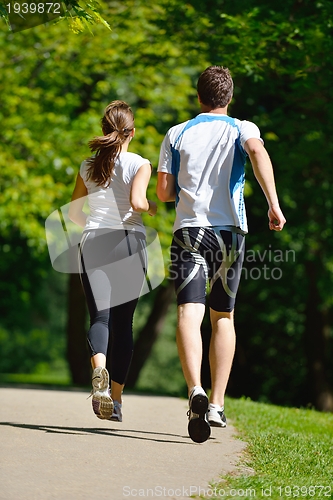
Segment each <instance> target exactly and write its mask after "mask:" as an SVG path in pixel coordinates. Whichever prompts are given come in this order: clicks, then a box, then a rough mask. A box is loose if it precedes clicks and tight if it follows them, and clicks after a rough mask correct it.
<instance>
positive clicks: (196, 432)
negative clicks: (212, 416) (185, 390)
mask: <svg viewBox="0 0 333 500" xmlns="http://www.w3.org/2000/svg"><path fill="white" fill-rule="evenodd" d="M207 410H208V397H207V394H206V393H205V391H204V390H203V388H202V387H198V386H196V387H194V389H193V391H192V392H191V394H190V399H189V410H188V412H187V414H188V419H189V422H188V433H189V436H190V438H191V439H192V441H194V442H195V443H204V442H205V441H207V439H208V438H209V436H210V425H209V423H208V420H207Z"/></svg>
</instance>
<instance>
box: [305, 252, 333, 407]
mask: <svg viewBox="0 0 333 500" xmlns="http://www.w3.org/2000/svg"><path fill="white" fill-rule="evenodd" d="M306 271H307V276H308V279H309V296H308V301H307V305H306V320H305V331H304V336H305V346H306V354H307V359H308V380H309V382H308V383H309V389H310V394H309V396H310V398H311V400H310V402H311V403H313V404H314V405H315V407H316V408H317V409H318V410H320V411H330V412H333V390H332V386H331V383H330V381H329V377H328V374H327V367H328V359H327V352H328V341H329V339H328V335H327V334H326V333H327V331H328V330H329V329H328V324H327V314H325V311H323V310H322V309H321V308H320V305H321V299H320V295H319V290H318V284H317V276H318V273H317V270H316V262H315V261H310V262H307V263H306Z"/></svg>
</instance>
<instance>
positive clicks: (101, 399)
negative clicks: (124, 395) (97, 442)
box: [92, 392, 113, 420]
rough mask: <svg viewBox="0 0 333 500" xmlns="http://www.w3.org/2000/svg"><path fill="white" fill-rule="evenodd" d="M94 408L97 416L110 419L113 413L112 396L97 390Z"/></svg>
mask: <svg viewBox="0 0 333 500" xmlns="http://www.w3.org/2000/svg"><path fill="white" fill-rule="evenodd" d="M92 408H93V412H94V413H95V415H96V417H98V418H100V419H101V420H110V419H111V416H112V413H113V401H112V399H111V397H110V396H105V395H104V394H100V393H98V392H96V393H95V394H94V395H93V397H92Z"/></svg>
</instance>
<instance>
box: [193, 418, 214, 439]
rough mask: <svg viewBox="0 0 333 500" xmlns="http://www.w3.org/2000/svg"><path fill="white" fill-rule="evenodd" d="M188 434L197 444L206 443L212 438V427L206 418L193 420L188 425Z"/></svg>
mask: <svg viewBox="0 0 333 500" xmlns="http://www.w3.org/2000/svg"><path fill="white" fill-rule="evenodd" d="M188 433H189V436H190V438H191V439H192V441H194V442H195V443H204V442H205V441H207V439H208V438H209V436H210V425H209V423H208V422H207V420H205V417H204V416H203V417H201V418H200V417H198V418H192V419H191V420H190V421H189V423H188Z"/></svg>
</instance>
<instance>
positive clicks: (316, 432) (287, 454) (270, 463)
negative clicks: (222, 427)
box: [211, 398, 333, 500]
mask: <svg viewBox="0 0 333 500" xmlns="http://www.w3.org/2000/svg"><path fill="white" fill-rule="evenodd" d="M226 408H227V412H228V413H227V415H228V416H230V418H231V419H232V420H233V423H234V425H235V426H236V427H237V429H238V430H239V431H240V432H241V436H242V439H244V440H246V442H247V443H248V447H247V453H246V455H245V458H244V459H242V461H241V463H240V466H241V470H242V467H243V468H245V471H246V470H253V471H254V473H253V474H251V475H247V474H246V472H245V471H244V473H241V474H240V475H239V476H238V475H237V476H227V477H226V478H225V479H224V481H223V482H222V483H220V484H218V485H216V488H217V490H218V489H219V488H222V489H224V490H225V491H226V492H228V491H229V492H230V490H232V492H234V491H235V490H236V491H237V490H239V491H241V494H240V495H239V497H242V498H253V496H254V492H255V493H256V495H255V496H256V497H260V498H263V497H264V496H263V493H262V489H264V490H265V491H266V494H267V496H269V497H270V498H272V500H277V499H280V498H288V497H295V496H299V497H301V498H307V499H310V498H319V497H323V498H325V497H328V498H332V493H333V491H332V481H331V478H332V474H333V459H332V453H331V442H332V436H333V416H332V415H329V414H321V413H318V412H316V411H314V410H305V409H295V408H281V407H278V406H272V405H266V404H262V403H254V402H252V401H250V400H248V399H246V400H245V399H241V400H238V401H237V400H232V399H229V398H228V400H227V402H226ZM214 486H215V485H214ZM313 486H317V488H316V489H313V488H311V487H313ZM320 486H323V487H326V488H325V489H324V488H322V489H320V488H319V487H320ZM246 491H247V493H248V494H246ZM324 493H325V494H324ZM211 498H218V497H211ZM225 498H232V495H226V496H225ZM234 498H238V497H235V495H234Z"/></svg>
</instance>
